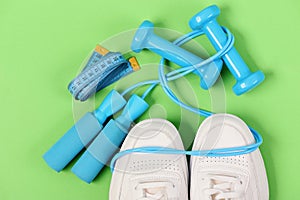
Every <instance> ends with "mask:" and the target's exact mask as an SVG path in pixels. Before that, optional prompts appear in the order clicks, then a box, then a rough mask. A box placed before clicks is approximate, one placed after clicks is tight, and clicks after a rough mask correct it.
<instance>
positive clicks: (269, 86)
mask: <svg viewBox="0 0 300 200" xmlns="http://www.w3.org/2000/svg"><path fill="white" fill-rule="evenodd" d="M213 3H215V4H217V5H219V6H220V8H221V11H222V13H221V16H220V17H219V22H220V23H221V24H222V25H225V26H227V27H228V28H229V29H230V30H231V32H233V34H234V35H235V38H236V45H235V46H236V48H237V49H238V50H239V52H240V54H241V55H242V56H243V57H244V58H245V60H246V62H247V63H248V64H249V66H251V69H252V70H257V69H261V70H262V71H264V73H265V75H266V80H265V82H264V83H263V84H262V85H261V86H259V87H258V88H256V89H255V90H253V91H252V92H250V93H248V94H245V95H242V96H239V97H238V96H235V95H234V94H233V92H232V90H231V87H232V86H233V84H234V83H235V80H234V78H233V77H232V76H231V75H230V73H229V72H228V71H227V70H224V71H223V72H222V77H223V81H224V85H225V89H226V90H225V91H226V111H227V112H228V113H232V114H235V115H238V116H239V117H241V118H242V119H243V120H244V121H246V122H247V123H249V124H250V125H252V126H253V127H254V128H256V129H257V130H258V131H260V132H261V134H262V136H263V138H264V144H263V145H262V146H261V152H262V155H263V157H264V160H265V164H266V168H267V172H268V178H269V186H270V199H272V200H275V199H276V200H281V199H292V198H294V196H295V195H296V193H297V192H298V187H299V184H298V183H299V178H300V176H299V168H300V159H299V156H298V152H299V150H300V148H299V143H300V136H299V129H300V121H299V119H300V117H299V115H300V105H299V102H300V95H299V85H300V79H299V73H300V60H299V57H298V55H297V53H299V50H298V48H297V47H299V46H300V40H299V35H300V23H299V19H300V12H299V10H300V2H299V1H297V0H285V1H271V0H265V1H261V0H252V1H248V0H226V1H225V0H223V1H221V0H216V1H207V0H205V1H195V0H193V1H183V0H152V1H145V0H126V1H99V0H87V1H74V0H73V1H70V0H65V1H58V0H45V1H40V0H26V1H20V0H19V1H18V0H1V1H0V88H1V92H0V102H1V103H0V116H1V118H0V134H1V140H0V158H1V159H0V199H1V200H16V199H31V200H33V199H34V200H37V199H44V200H47V199H49V200H53V199H57V200H71V199H73V200H74V199H78V200H79V199H88V200H93V199H95V200H96V199H97V200H99V199H103V200H105V199H108V191H109V183H110V178H111V173H110V171H109V170H108V169H107V168H106V169H105V170H104V171H103V172H102V173H101V175H100V176H98V177H97V179H96V180H95V181H94V182H93V183H92V184H90V185H88V184H86V183H84V182H82V181H80V180H79V179H78V178H77V177H76V176H75V175H74V174H72V173H71V171H70V168H71V167H70V166H68V167H67V168H66V169H65V170H64V171H62V172H61V173H59V174H58V173H56V172H54V171H53V170H51V169H50V168H49V167H48V166H47V165H46V164H45V162H44V161H43V160H42V155H43V154H44V152H45V151H47V149H49V148H50V146H51V145H52V144H53V143H54V142H55V141H56V140H57V139H58V138H59V137H60V136H61V135H62V134H63V133H64V132H65V131H66V130H68V128H69V127H71V125H72V124H73V123H74V120H75V119H74V115H73V107H72V105H73V103H72V97H71V95H70V94H69V92H68V91H67V89H66V87H67V84H68V83H69V82H70V80H71V79H72V78H73V77H75V75H76V74H77V72H78V70H79V67H80V64H81V62H82V61H83V60H84V59H85V57H86V56H87V55H88V53H89V52H90V50H91V49H93V48H94V46H95V44H97V43H98V42H101V41H103V40H105V39H107V38H109V37H110V36H111V35H115V34H118V33H120V32H123V31H126V30H129V29H134V28H137V26H138V25H139V24H140V23H141V22H142V21H143V20H144V19H150V20H151V21H153V22H154V23H155V24H156V25H158V26H160V27H165V28H170V29H174V30H178V31H179V32H183V33H185V32H188V31H190V29H189V27H188V25H187V22H188V20H189V18H190V17H191V16H193V15H194V14H195V13H197V12H198V11H200V10H201V9H203V8H204V7H206V6H207V5H210V4H213ZM203 44H204V45H207V44H209V43H208V42H207V41H206V40H205V39H203ZM207 48H208V51H209V52H210V53H213V51H212V48H211V47H210V46H209V45H207ZM115 50H117V49H115ZM142 55H143V54H141V55H139V57H138V58H139V60H140V62H141V63H142V64H143V63H147V62H149V61H154V62H157V61H158V57H157V56H153V57H151V56H148V55H147V53H145V54H144V55H145V59H144V60H143V56H142ZM151 59H152V60H151ZM191 77H192V78H191V83H192V85H193V83H195V84H197V85H193V88H195V91H196V89H198V87H199V86H198V80H194V78H193V76H191ZM108 91H109V88H108V89H105V90H104V91H102V92H101V93H99V94H97V96H96V104H98V103H99V102H100V101H101V99H102V98H103V96H104V94H106V93H107V92H108ZM198 91H199V93H200V94H197V95H199V97H200V98H201V97H202V96H203V98H202V99H201V102H202V103H203V104H202V105H203V107H206V106H208V107H206V108H208V109H209V105H210V103H209V98H207V96H208V95H209V94H208V93H207V92H203V91H202V90H200V89H199V90H198ZM149 102H151V103H161V104H166V110H167V112H168V117H167V118H168V119H169V120H171V121H172V122H174V123H175V124H176V125H178V120H177V119H178V117H179V115H180V112H178V110H176V109H178V108H177V106H176V105H175V104H173V103H171V102H170V101H169V100H168V99H167V98H166V97H165V96H164V95H163V94H162V91H161V90H160V89H157V90H155V91H154V92H153V94H152V95H151V99H150V100H149ZM154 115H155V114H154ZM147 116H148V115H147V114H146V115H145V116H144V117H143V118H147ZM195 128H197V127H194V128H192V129H193V130H194V129H195ZM72 164H74V162H73V163H72ZM72 164H71V165H72Z"/></svg>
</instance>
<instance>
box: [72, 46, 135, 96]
mask: <svg viewBox="0 0 300 200" xmlns="http://www.w3.org/2000/svg"><path fill="white" fill-rule="evenodd" d="M139 69H140V66H139V64H138V62H137V60H136V58H135V57H131V58H130V59H129V60H128V61H127V60H126V59H125V58H124V57H123V55H122V54H121V53H119V52H110V51H108V50H107V49H105V48H104V47H102V46H100V45H97V46H96V48H95V49H94V51H93V53H92V55H91V57H90V58H89V60H88V62H87V64H86V65H85V67H84V68H83V70H82V72H81V73H80V74H79V75H78V76H77V77H76V78H75V79H73V80H72V81H71V83H70V84H69V86H68V90H69V91H70V93H71V94H72V95H73V96H74V98H75V99H76V100H80V101H85V100H87V99H88V98H89V97H90V96H91V95H93V94H94V93H96V92H97V91H99V90H101V89H103V88H105V87H107V86H108V85H110V84H112V83H114V82H116V81H117V80H119V79H120V78H122V77H124V76H126V75H128V74H130V73H131V72H133V71H137V70H139Z"/></svg>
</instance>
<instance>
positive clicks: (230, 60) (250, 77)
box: [189, 5, 265, 95]
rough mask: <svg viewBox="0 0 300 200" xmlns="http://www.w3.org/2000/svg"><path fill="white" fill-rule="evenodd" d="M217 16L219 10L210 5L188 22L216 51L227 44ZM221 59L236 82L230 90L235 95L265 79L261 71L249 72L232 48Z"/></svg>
mask: <svg viewBox="0 0 300 200" xmlns="http://www.w3.org/2000/svg"><path fill="white" fill-rule="evenodd" d="M219 14H220V9H219V8H218V7H217V6H216V5H212V6H209V7H207V8H205V9H204V10H202V11H201V12H199V13H197V14H196V15H195V16H193V17H192V18H191V20H190V22H189V25H190V27H191V29H192V30H201V31H203V32H204V33H205V34H206V36H207V37H208V39H209V40H210V42H211V43H212V44H213V46H214V47H215V49H216V50H217V51H219V50H220V49H222V48H223V47H224V45H225V44H226V42H227V36H226V33H225V32H224V30H223V29H222V27H221V26H220V25H219V24H218V22H217V20H216V18H217V16H219ZM222 59H223V60H224V62H225V63H226V65H227V67H228V69H229V71H230V72H231V74H232V75H233V76H234V78H235V79H236V81H237V82H236V84H235V85H234V86H233V88H232V90H233V91H234V93H235V94H237V95H241V94H243V93H245V92H247V91H249V90H251V89H253V88H255V87H256V86H257V85H259V84H260V83H261V82H262V81H263V80H264V78H265V76H264V74H263V72H262V71H256V72H254V73H253V72H251V71H250V69H249V68H248V66H247V64H246V63H245V62H244V60H243V59H242V57H241V56H240V55H239V53H238V52H237V50H236V49H235V48H234V47H233V48H232V49H231V50H229V51H228V53H226V54H225V55H224V56H223V57H222Z"/></svg>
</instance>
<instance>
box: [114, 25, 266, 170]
mask: <svg viewBox="0 0 300 200" xmlns="http://www.w3.org/2000/svg"><path fill="white" fill-rule="evenodd" d="M222 28H223V30H224V31H225V32H226V33H227V37H228V39H227V42H226V45H225V46H224V48H222V49H221V50H220V51H218V52H217V53H216V54H215V55H213V56H211V57H210V58H208V59H206V60H204V61H202V62H201V63H199V64H197V65H193V66H190V67H184V68H180V69H176V70H173V71H172V72H169V73H167V74H165V73H164V63H165V59H164V58H162V59H161V61H160V63H159V68H158V70H159V73H158V74H159V80H149V81H143V82H140V83H137V84H135V85H132V86H131V87H129V88H127V89H126V90H125V91H124V92H123V93H122V95H123V96H124V95H126V94H127V93H129V92H131V91H132V90H134V89H136V88H138V87H141V86H144V85H151V86H150V87H149V88H148V89H147V90H146V91H145V92H144V94H143V95H142V98H143V99H144V98H146V96H147V95H148V94H149V93H150V92H151V91H152V90H153V89H154V88H155V87H156V86H157V85H158V84H160V85H161V86H162V88H163V90H164V92H165V93H166V94H167V96H168V97H169V98H170V99H171V100H172V101H174V102H175V103H176V104H177V105H179V106H180V107H182V108H184V109H186V110H189V111H191V112H193V113H196V114H198V115H200V116H203V117H209V116H211V115H213V114H214V113H212V112H210V111H206V110H203V109H199V108H195V107H192V106H189V105H187V104H185V103H184V102H182V101H180V100H179V99H178V98H177V97H176V95H175V94H174V93H173V92H172V90H171V89H170V87H169V85H168V81H173V80H176V79H178V78H181V77H183V76H185V75H187V74H189V73H191V72H193V71H195V70H198V69H199V68H200V67H202V66H204V65H207V64H209V63H211V62H213V61H214V60H216V59H220V58H221V57H222V56H223V55H225V54H226V53H227V52H228V51H229V50H230V49H231V48H232V47H233V44H234V36H233V35H232V34H231V33H230V31H229V30H228V29H227V28H225V27H222ZM203 34H204V33H203V32H202V31H192V32H190V33H188V34H186V35H184V36H182V37H180V38H178V39H177V40H175V41H174V42H173V43H174V44H175V45H178V46H181V45H182V44H184V43H186V42H188V41H190V40H191V39H193V38H195V37H198V36H200V35H203ZM248 127H249V129H250V131H251V132H252V134H253V136H254V138H255V143H254V144H251V145H246V146H240V147H231V148H221V149H211V150H197V151H185V150H178V149H172V148H164V147H140V148H134V149H128V150H125V151H120V152H119V153H117V154H116V155H115V156H114V157H113V159H112V160H111V165H110V169H111V171H112V172H113V171H114V166H115V163H116V161H117V160H118V159H119V158H121V157H123V156H125V155H128V154H132V153H150V154H153V153H155V154H185V155H190V156H208V157H221V156H237V155H242V154H248V153H251V152H253V151H255V150H256V149H257V148H258V147H259V146H260V145H261V144H262V142H263V139H262V137H261V135H260V134H259V133H258V132H257V131H256V130H255V129H253V128H252V127H250V126H248Z"/></svg>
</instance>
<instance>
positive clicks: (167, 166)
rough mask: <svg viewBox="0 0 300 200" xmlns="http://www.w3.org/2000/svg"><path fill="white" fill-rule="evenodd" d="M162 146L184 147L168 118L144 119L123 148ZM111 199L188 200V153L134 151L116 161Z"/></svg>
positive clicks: (128, 137) (131, 132)
mask: <svg viewBox="0 0 300 200" xmlns="http://www.w3.org/2000/svg"><path fill="white" fill-rule="evenodd" d="M146 146H151V147H153V146H159V147H167V148H175V149H180V150H183V149H184V147H183V144H182V141H181V138H180V135H179V133H178V131H177V129H176V128H175V127H174V125H173V124H171V123H170V122H168V121H166V120H164V119H149V120H144V121H142V122H140V123H138V124H137V125H135V126H134V127H133V128H132V130H131V131H130V132H129V134H128V136H127V137H126V139H125V141H124V143H123V145H122V148H121V151H124V150H126V149H132V148H138V147H146ZM109 199H110V200H187V199H188V167H187V160H186V156H185V155H166V154H145V153H132V154H129V155H126V156H124V157H121V158H119V159H118V160H117V162H116V164H115V170H114V173H113V175H112V180H111V185H110V193H109Z"/></svg>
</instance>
